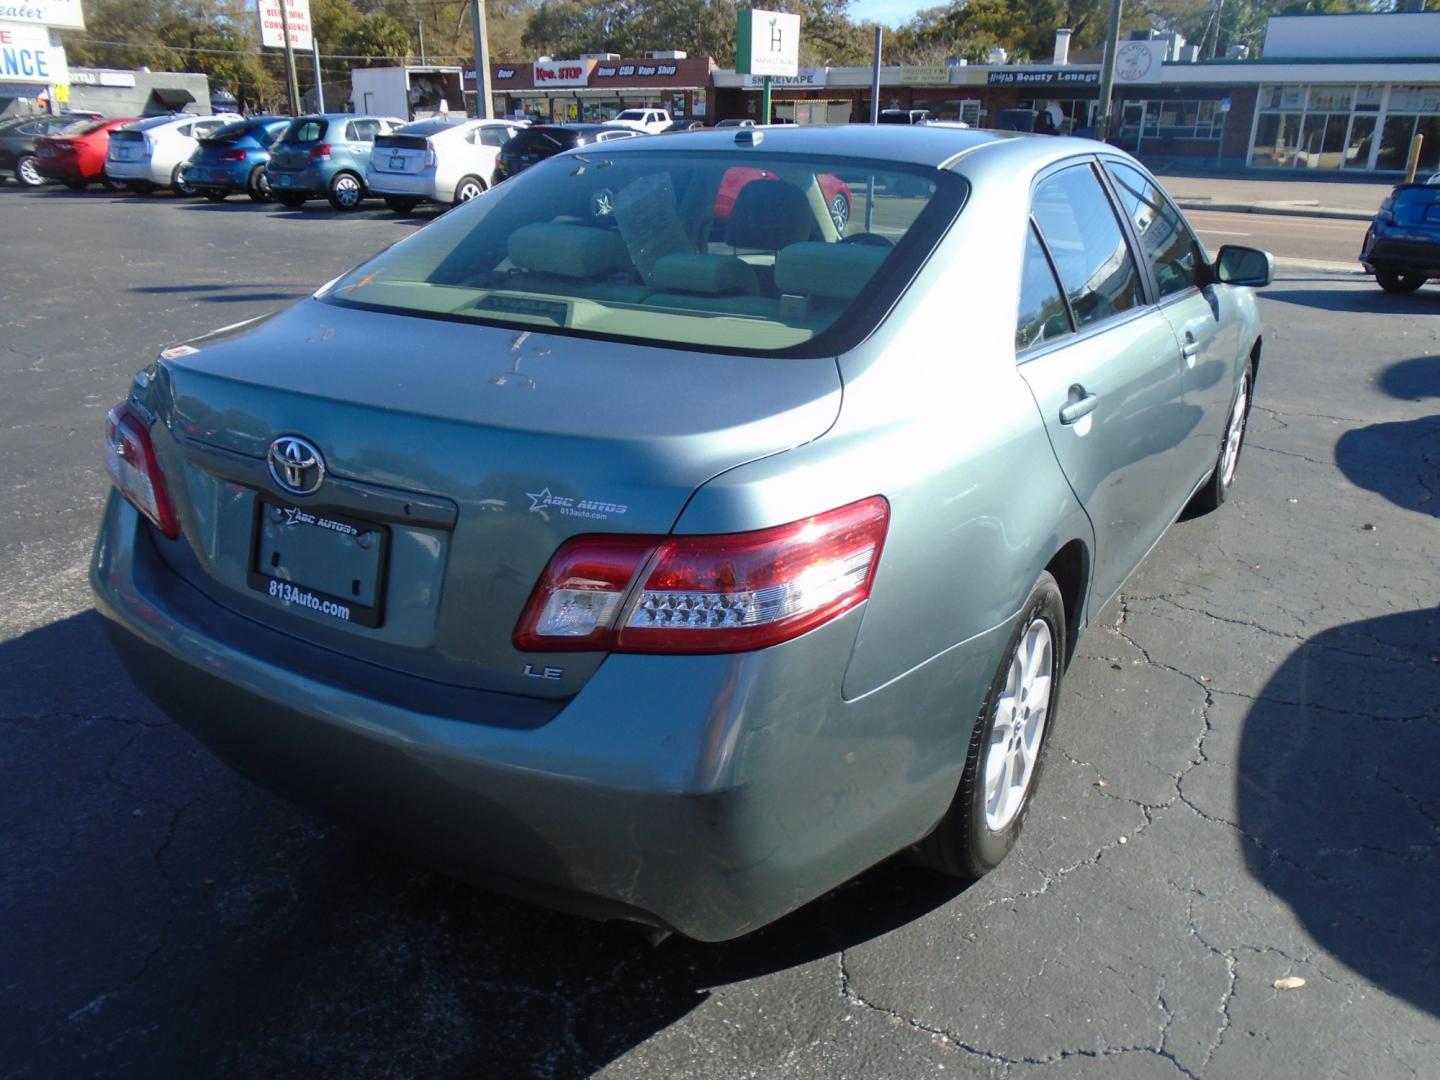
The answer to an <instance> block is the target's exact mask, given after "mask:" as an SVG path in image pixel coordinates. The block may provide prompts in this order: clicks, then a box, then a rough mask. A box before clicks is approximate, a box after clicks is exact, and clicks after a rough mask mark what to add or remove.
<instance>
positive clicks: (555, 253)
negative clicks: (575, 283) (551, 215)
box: [509, 222, 632, 278]
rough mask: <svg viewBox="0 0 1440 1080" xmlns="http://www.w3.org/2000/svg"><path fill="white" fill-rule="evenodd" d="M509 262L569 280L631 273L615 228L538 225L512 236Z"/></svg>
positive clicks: (550, 223)
mask: <svg viewBox="0 0 1440 1080" xmlns="http://www.w3.org/2000/svg"><path fill="white" fill-rule="evenodd" d="M509 252H510V262H511V263H513V264H514V265H515V266H517V267H519V268H520V269H521V270H534V271H536V272H537V273H541V274H556V275H558V276H560V277H568V278H600V277H605V276H606V275H607V274H612V273H615V272H616V271H621V270H623V271H630V270H631V269H632V267H631V264H630V252H629V251H628V250H627V249H626V247H625V241H624V240H622V239H621V238H620V234H619V233H618V232H616V231H615V230H613V229H593V228H591V227H590V226H589V225H563V224H556V223H555V222H539V223H536V224H534V225H522V226H520V228H518V229H516V230H515V231H514V232H512V233H511V234H510V245H509Z"/></svg>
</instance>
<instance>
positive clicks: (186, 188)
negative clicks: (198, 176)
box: [170, 165, 198, 199]
mask: <svg viewBox="0 0 1440 1080" xmlns="http://www.w3.org/2000/svg"><path fill="white" fill-rule="evenodd" d="M170 187H171V188H172V189H173V190H174V192H175V194H176V195H180V196H182V197H184V198H187V199H188V198H190V197H191V196H193V195H196V194H198V192H196V190H195V185H194V184H192V183H190V182H189V181H188V180H186V179H185V166H184V165H176V166H175V168H173V169H171V170H170Z"/></svg>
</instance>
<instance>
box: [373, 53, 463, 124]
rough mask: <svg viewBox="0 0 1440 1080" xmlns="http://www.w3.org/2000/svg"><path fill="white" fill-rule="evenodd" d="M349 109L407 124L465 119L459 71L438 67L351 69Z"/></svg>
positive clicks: (455, 68)
mask: <svg viewBox="0 0 1440 1080" xmlns="http://www.w3.org/2000/svg"><path fill="white" fill-rule="evenodd" d="M350 107H351V108H352V109H354V110H355V111H356V112H357V113H364V114H367V115H369V116H395V117H400V118H403V119H405V120H426V119H429V118H430V117H434V116H464V115H465V92H464V90H463V89H462V84H461V82H460V69H459V68H458V67H439V66H435V65H430V66H426V65H416V66H411V67H372V68H361V67H357V68H352V69H351V70H350Z"/></svg>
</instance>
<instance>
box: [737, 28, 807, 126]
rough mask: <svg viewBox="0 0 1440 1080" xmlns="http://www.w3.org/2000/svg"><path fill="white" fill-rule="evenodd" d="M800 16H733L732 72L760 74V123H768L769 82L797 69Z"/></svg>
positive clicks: (795, 71) (798, 61) (792, 73)
mask: <svg viewBox="0 0 1440 1080" xmlns="http://www.w3.org/2000/svg"><path fill="white" fill-rule="evenodd" d="M799 65H800V16H799V15H790V14H787V13H786V12H783V11H761V10H760V9H759V8H750V9H746V10H743V11H737V12H736V13H735V70H736V71H737V72H739V73H740V74H742V75H759V76H760V77H761V80H762V81H761V83H760V122H761V123H762V124H768V123H770V79H771V77H772V76H775V75H788V76H792V77H793V76H794V75H796V74H798V72H799V70H800V67H799Z"/></svg>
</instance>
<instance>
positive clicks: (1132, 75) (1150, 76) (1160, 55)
mask: <svg viewBox="0 0 1440 1080" xmlns="http://www.w3.org/2000/svg"><path fill="white" fill-rule="evenodd" d="M1168 47H1169V42H1166V41H1164V40H1160V41H1125V42H1121V44H1120V47H1119V48H1118V49H1116V50H1115V81H1116V82H1117V83H1158V82H1159V81H1160V65H1161V64H1162V63H1164V61H1165V50H1166V49H1167V48H1168Z"/></svg>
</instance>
